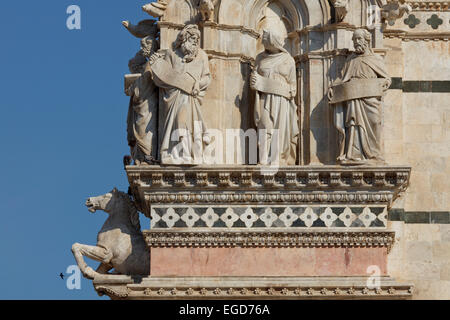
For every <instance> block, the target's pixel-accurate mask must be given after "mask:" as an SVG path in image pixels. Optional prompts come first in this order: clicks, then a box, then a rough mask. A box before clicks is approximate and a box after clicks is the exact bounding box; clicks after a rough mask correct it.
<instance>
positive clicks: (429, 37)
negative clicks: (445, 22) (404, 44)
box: [383, 30, 450, 41]
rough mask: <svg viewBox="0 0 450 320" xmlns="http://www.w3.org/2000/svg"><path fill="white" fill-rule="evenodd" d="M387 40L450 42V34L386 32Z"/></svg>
mask: <svg viewBox="0 0 450 320" xmlns="http://www.w3.org/2000/svg"><path fill="white" fill-rule="evenodd" d="M383 35H384V37H385V38H389V39H394V38H398V39H402V40H403V41H449V39H450V32H407V31H402V30H386V31H385V32H384V33H383Z"/></svg>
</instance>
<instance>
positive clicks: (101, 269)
mask: <svg viewBox="0 0 450 320" xmlns="http://www.w3.org/2000/svg"><path fill="white" fill-rule="evenodd" d="M112 268H113V266H112V265H110V264H109V263H100V265H99V266H98V268H97V270H95V272H97V273H100V274H107V273H108V271H109V270H111V269H112Z"/></svg>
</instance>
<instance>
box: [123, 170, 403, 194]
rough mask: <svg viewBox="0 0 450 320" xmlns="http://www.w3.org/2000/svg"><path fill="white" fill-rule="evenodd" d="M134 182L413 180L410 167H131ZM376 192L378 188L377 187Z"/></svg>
mask: <svg viewBox="0 0 450 320" xmlns="http://www.w3.org/2000/svg"><path fill="white" fill-rule="evenodd" d="M126 170H127V173H128V180H129V182H130V185H132V186H136V187H141V188H147V189H151V190H155V191H156V190H162V189H167V190H170V191H172V190H173V189H174V188H177V187H182V188H188V189H189V190H195V189H201V190H202V191H206V190H208V189H217V188H222V187H223V188H224V190H222V191H226V190H229V189H231V188H233V189H241V188H245V190H258V189H268V190H269V189H280V190H281V189H282V190H285V189H298V188H302V189H309V190H311V189H319V190H320V189H322V190H323V189H332V190H342V189H351V188H356V187H358V188H362V189H361V190H364V188H366V189H371V188H374V187H375V188H376V189H378V190H380V189H397V188H404V187H406V186H407V184H408V182H409V175H410V172H411V169H410V168H409V167H338V166H330V167H326V166H323V167H307V166H305V167H301V166H296V167H294V166H293V167H281V168H278V169H269V170H271V171H273V172H271V171H265V170H264V169H263V168H261V167H257V166H236V167H213V166H212V167H194V168H175V167H167V168H164V167H159V166H141V167H139V166H127V168H126ZM373 191H375V190H373Z"/></svg>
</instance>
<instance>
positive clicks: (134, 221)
mask: <svg viewBox="0 0 450 320" xmlns="http://www.w3.org/2000/svg"><path fill="white" fill-rule="evenodd" d="M86 206H87V207H88V210H89V211H90V212H92V213H94V212H95V211H96V210H103V211H105V212H107V213H108V214H109V217H108V219H107V220H106V222H105V224H104V225H103V227H102V229H101V230H100V232H99V233H98V235H97V245H96V246H89V245H85V244H79V243H75V244H74V245H73V246H72V252H73V255H74V256H75V260H76V261H77V263H78V267H79V268H80V270H81V272H82V273H83V275H84V276H85V277H86V278H88V279H94V277H95V276H96V275H98V274H108V271H110V270H111V269H113V268H114V271H115V273H116V274H126V275H148V274H149V272H150V251H149V248H148V247H147V244H146V243H145V240H144V236H143V235H142V232H141V226H140V223H139V213H138V211H137V209H136V207H135V205H134V203H133V201H132V200H131V198H130V196H129V195H128V194H126V193H124V192H121V191H118V190H117V189H116V188H114V189H113V190H112V191H111V192H109V193H107V194H104V195H101V196H98V197H91V198H88V199H87V201H86ZM83 256H86V257H88V258H91V259H94V260H97V261H100V266H99V267H98V268H97V270H96V271H94V270H93V269H92V268H91V267H89V266H88V265H87V264H86V262H85V261H84V259H83Z"/></svg>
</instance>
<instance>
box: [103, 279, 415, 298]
mask: <svg viewBox="0 0 450 320" xmlns="http://www.w3.org/2000/svg"><path fill="white" fill-rule="evenodd" d="M119 277H120V276H119ZM368 283H369V282H368V278H365V277H350V278H346V277H333V278H329V277H315V278H307V277H305V278H297V277H220V278H217V277H176V278H168V277H163V278H158V277H149V278H143V279H142V281H140V282H139V283H134V284H117V283H114V281H100V282H99V283H97V284H96V283H94V287H95V289H96V290H97V292H98V293H99V294H107V295H109V296H110V297H111V298H112V299H128V300H133V299H152V300H158V299H175V300H178V299H355V298H356V299H386V298H388V299H408V298H411V296H412V294H413V292H414V286H413V285H412V284H407V283H405V284H403V283H399V282H396V281H395V280H394V279H392V278H389V277H385V276H384V277H383V276H382V277H381V279H380V285H379V286H378V287H377V288H373V287H371V286H369V285H368ZM122 292H126V294H122Z"/></svg>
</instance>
